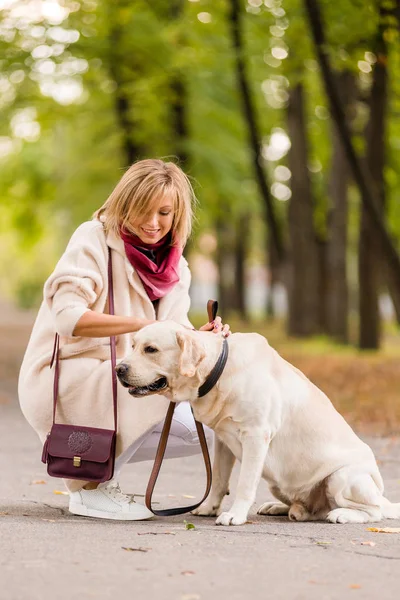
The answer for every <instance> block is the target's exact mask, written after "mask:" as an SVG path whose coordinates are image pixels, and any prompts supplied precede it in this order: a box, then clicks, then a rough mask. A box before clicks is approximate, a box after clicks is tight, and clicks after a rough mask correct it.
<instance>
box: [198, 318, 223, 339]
mask: <svg viewBox="0 0 400 600" xmlns="http://www.w3.org/2000/svg"><path fill="white" fill-rule="evenodd" d="M199 331H212V332H213V333H222V335H223V336H224V337H228V335H230V334H231V330H230V327H229V325H228V323H225V325H223V324H222V319H221V317H215V320H214V321H211V323H206V324H205V325H202V326H201V327H200V328H199Z"/></svg>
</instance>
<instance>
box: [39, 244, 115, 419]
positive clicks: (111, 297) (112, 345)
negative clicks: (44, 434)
mask: <svg viewBox="0 0 400 600" xmlns="http://www.w3.org/2000/svg"><path fill="white" fill-rule="evenodd" d="M108 308H109V314H110V315H113V314H114V286H113V268H112V258H111V248H110V247H108ZM59 353H60V336H59V334H58V333H56V334H55V336H54V347H53V355H52V357H51V361H50V369H51V368H52V367H53V364H54V362H55V369H54V383H53V425H54V423H55V421H56V410H57V399H58V383H59V378H60V357H59ZM110 353H111V381H112V394H113V407H114V429H115V431H117V425H118V419H117V415H118V406H117V374H116V372H115V365H116V354H117V353H116V347H115V336H114V335H112V336H110Z"/></svg>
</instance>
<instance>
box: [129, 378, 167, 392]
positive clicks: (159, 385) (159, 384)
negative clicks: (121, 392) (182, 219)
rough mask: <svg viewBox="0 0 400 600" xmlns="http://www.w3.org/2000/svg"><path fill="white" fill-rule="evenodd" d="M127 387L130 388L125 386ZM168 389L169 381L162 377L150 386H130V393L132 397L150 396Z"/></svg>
mask: <svg viewBox="0 0 400 600" xmlns="http://www.w3.org/2000/svg"><path fill="white" fill-rule="evenodd" d="M125 387H128V386H126V385H125ZM167 387H168V381H167V378H166V377H160V378H159V379H156V381H154V382H153V383H150V384H149V385H143V386H137V387H131V386H129V389H128V392H129V393H130V394H131V396H149V395H150V394H157V392H160V391H161V390H165V389H166V388H167Z"/></svg>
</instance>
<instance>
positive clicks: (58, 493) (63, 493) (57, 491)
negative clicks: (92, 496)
mask: <svg viewBox="0 0 400 600" xmlns="http://www.w3.org/2000/svg"><path fill="white" fill-rule="evenodd" d="M53 494H57V495H58V496H69V494H68V492H60V490H53Z"/></svg>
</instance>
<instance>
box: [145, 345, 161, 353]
mask: <svg viewBox="0 0 400 600" xmlns="http://www.w3.org/2000/svg"><path fill="white" fill-rule="evenodd" d="M144 351H145V352H146V354H154V352H158V350H157V348H154V346H146V347H145V349H144Z"/></svg>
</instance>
